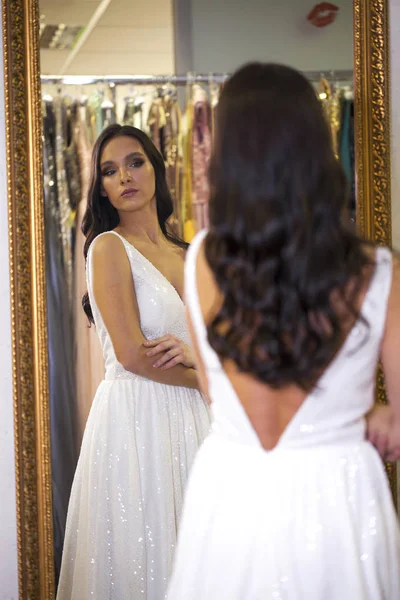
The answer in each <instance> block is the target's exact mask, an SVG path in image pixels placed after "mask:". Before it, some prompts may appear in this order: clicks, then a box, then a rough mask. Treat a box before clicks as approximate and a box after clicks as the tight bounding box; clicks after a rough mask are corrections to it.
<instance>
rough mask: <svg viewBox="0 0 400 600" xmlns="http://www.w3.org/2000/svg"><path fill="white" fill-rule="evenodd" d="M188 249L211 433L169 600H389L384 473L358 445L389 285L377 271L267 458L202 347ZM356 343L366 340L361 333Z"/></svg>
mask: <svg viewBox="0 0 400 600" xmlns="http://www.w3.org/2000/svg"><path fill="white" fill-rule="evenodd" d="M204 237H205V233H204V232H203V233H201V234H200V235H198V236H197V238H195V240H194V241H193V243H192V244H191V247H190V250H189V253H188V257H187V260H186V282H185V295H186V300H187V305H188V309H189V311H190V314H191V318H192V322H193V327H194V330H195V334H196V340H197V344H198V347H199V351H200V353H201V356H202V360H203V363H204V366H205V370H206V375H207V379H208V383H209V394H210V397H211V400H212V410H213V415H214V420H213V432H212V433H211V434H210V436H209V437H208V438H207V439H206V440H205V442H204V444H203V445H202V447H201V448H200V450H199V452H198V454H197V457H196V460H195V464H194V465H193V469H192V471H191V475H190V480H189V484H188V488H187V492H186V497H185V506H184V510H183V515H182V521H181V527H180V534H179V540H178V546H177V553H176V562H175V567H174V574H173V576H172V580H171V586H170V590H169V595H168V600H399V598H400V532H399V524H398V520H397V516H396V514H395V510H394V507H393V503H392V499H391V494H390V489H389V485H388V481H387V477H386V474H385V471H384V467H383V464H382V462H381V460H380V457H379V455H378V453H377V452H376V450H375V449H374V448H373V447H372V446H371V444H370V443H369V442H367V441H366V439H365V415H366V414H367V412H368V411H369V410H370V409H371V407H372V406H373V403H374V389H375V373H376V366H377V361H378V357H379V350H380V345H381V341H382V336H383V332H384V328H385V320H386V309H387V300H388V296H389V291H390V286H391V278H392V260H391V253H390V252H389V250H387V249H386V248H378V249H377V255H376V270H375V274H374V277H373V279H372V282H371V284H370V287H369V290H368V292H367V294H366V297H365V299H364V302H363V306H362V310H361V312H362V314H363V315H364V316H365V318H366V320H367V321H368V323H369V329H368V331H367V332H366V330H365V326H364V325H362V324H361V323H357V324H356V325H355V326H354V328H353V329H352V331H351V333H350V334H349V335H348V337H347V340H346V341H345V343H344V345H343V346H342V348H341V350H340V351H339V352H338V353H337V355H336V357H335V359H334V360H333V361H332V362H331V364H330V366H329V367H328V368H327V369H326V370H325V372H324V374H323V375H322V377H321V378H320V380H319V382H318V385H317V386H316V388H315V389H314V391H312V392H311V393H310V394H309V396H308V397H307V398H306V399H305V401H304V403H303V404H302V405H301V407H300V409H299V410H298V411H297V413H296V414H295V415H294V417H293V418H292V420H291V422H290V423H289V425H288V427H287V428H286V429H285V431H284V433H283V435H282V436H281V438H280V440H279V443H278V445H277V446H276V447H275V448H274V449H273V450H272V451H265V450H264V449H263V448H262V446H261V444H260V441H259V439H258V437H257V435H256V433H255V430H254V428H253V427H252V425H251V422H250V420H249V419H248V417H247V415H246V413H245V411H244V409H243V406H242V404H241V403H240V401H239V398H238V397H237V396H236V394H235V392H234V389H233V387H232V385H231V383H230V381H229V379H228V377H227V375H226V374H225V372H224V370H223V368H222V365H221V363H220V361H219V358H218V356H217V355H216V354H215V352H214V351H213V349H212V348H211V347H210V345H209V343H208V337H207V331H206V327H205V325H204V321H203V317H202V314H201V310H200V306H199V300H198V296H197V282H196V274H195V269H196V255H197V252H198V249H199V247H200V245H201V242H202V241H203V240H204ZM365 333H366V337H364V334H365Z"/></svg>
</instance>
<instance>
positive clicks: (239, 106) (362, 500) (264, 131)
mask: <svg viewBox="0 0 400 600" xmlns="http://www.w3.org/2000/svg"><path fill="white" fill-rule="evenodd" d="M210 180H211V181H210V183H211V190H212V191H211V198H210V223H211V225H210V230H209V231H208V232H202V233H200V234H199V235H198V236H197V238H196V239H195V240H194V242H193V243H192V245H191V248H190V250H189V253H188V258H187V262H186V281H185V294H186V301H187V306H188V312H189V315H190V327H191V330H192V334H193V339H194V340H195V350H196V354H197V360H198V366H199V372H200V375H201V381H202V385H203V386H204V389H205V390H206V391H207V392H208V394H209V397H210V399H211V403H212V410H213V414H214V420H215V424H213V432H212V433H211V434H210V436H209V437H208V438H207V440H206V441H205V442H204V444H203V445H202V447H201V448H200V450H199V453H198V455H197V458H196V461H195V464H194V467H193V469H192V471H191V476H190V480H189V485H188V489H187V492H186V498H185V506H184V510H183V517H182V522H181V528H180V534H179V538H178V547H177V553H176V562H175V566H174V572H173V576H172V579H171V583H170V588H169V595H168V598H169V600H221V599H225V598H226V599H227V600H345V599H346V600H347V599H349V600H350V599H351V600H398V599H399V598H400V534H399V526H398V520H397V516H396V514H395V510H394V507H393V504H392V498H391V494H390V489H389V485H388V481H387V478H386V475H385V471H384V467H383V464H382V462H381V459H380V457H379V454H378V452H377V450H376V449H375V447H374V446H373V444H371V441H370V440H371V439H373V440H374V441H376V443H377V445H378V446H379V449H380V451H381V452H382V453H383V454H384V455H385V456H386V457H387V458H388V459H392V460H394V459H396V458H398V457H399V454H400V453H399V446H400V370H399V367H398V357H399V353H400V264H399V261H398V259H397V258H395V259H393V258H392V254H391V252H390V251H389V250H388V249H386V248H375V247H374V246H372V245H368V244H366V243H365V242H363V241H362V240H360V239H359V238H358V237H357V236H356V235H355V234H354V232H353V231H352V230H351V229H350V228H348V227H347V218H346V206H347V201H348V197H349V196H348V190H347V182H346V179H345V175H344V173H343V171H342V168H341V166H340V164H339V162H338V160H337V159H336V157H335V155H334V152H333V150H332V142H331V138H330V133H329V130H328V126H327V124H326V122H325V118H324V115H323V111H322V108H321V105H320V102H319V101H318V99H317V98H316V95H315V92H314V90H313V88H312V86H311V85H310V84H309V82H308V81H307V80H306V79H305V78H304V77H303V76H302V75H300V74H299V73H297V72H296V71H294V70H292V69H290V68H286V67H283V66H277V65H263V64H251V65H247V66H245V67H243V68H242V69H240V70H239V71H238V72H237V73H236V74H235V75H234V76H233V77H232V78H231V79H230V80H229V81H228V83H227V84H226V85H225V87H224V89H223V91H222V95H221V99H220V103H219V106H218V109H217V129H216V138H215V145H214V153H213V158H212V163H211V166H210ZM380 357H381V358H382V361H383V365H384V370H385V375H386V384H387V390H388V395H389V401H390V403H391V408H388V407H383V408H381V409H373V405H374V392H375V374H376V368H377V362H378V360H379V358H380ZM371 409H372V413H370V417H369V418H370V431H369V437H370V440H368V433H367V431H366V427H367V426H366V417H367V415H368V413H369V411H371Z"/></svg>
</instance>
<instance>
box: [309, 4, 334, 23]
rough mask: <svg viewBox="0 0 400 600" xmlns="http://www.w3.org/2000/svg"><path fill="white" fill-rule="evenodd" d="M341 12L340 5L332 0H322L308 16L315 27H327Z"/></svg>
mask: <svg viewBox="0 0 400 600" xmlns="http://www.w3.org/2000/svg"><path fill="white" fill-rule="evenodd" d="M338 12H339V7H338V6H335V4H331V3H330V2H321V3H320V4H316V5H315V6H314V8H313V9H312V11H311V12H310V14H309V15H308V17H307V21H309V22H310V23H311V24H312V25H314V26H315V27H326V26H327V25H330V24H331V23H333V22H334V20H335V19H336V17H337V14H338Z"/></svg>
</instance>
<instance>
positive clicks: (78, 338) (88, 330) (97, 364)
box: [74, 105, 104, 448]
mask: <svg viewBox="0 0 400 600" xmlns="http://www.w3.org/2000/svg"><path fill="white" fill-rule="evenodd" d="M86 112H87V109H86V105H83V106H81V107H80V109H79V119H78V131H77V151H78V156H79V162H80V172H81V182H82V188H81V199H80V202H79V203H78V206H77V213H76V240H75V252H74V254H75V261H74V329H75V361H74V364H75V378H76V402H75V406H76V412H77V422H78V432H77V444H78V446H79V448H80V446H81V442H82V437H83V432H84V430H85V426H86V421H87V418H88V415H89V411H90V407H91V406H92V402H93V398H94V395H95V393H96V390H97V388H98V386H99V384H100V382H101V381H102V379H103V378H104V361H103V353H102V350H101V345H100V342H99V338H98V335H97V333H96V328H95V327H94V326H93V325H92V326H91V327H89V322H88V319H87V317H86V314H85V313H84V311H83V308H82V297H83V295H84V294H85V293H86V291H87V286H86V272H85V258H84V255H83V247H84V243H85V237H84V235H83V233H82V229H81V228H82V220H83V216H84V214H85V212H86V207H87V193H88V186H89V177H90V160H91V154H92V149H91V144H90V141H89V134H88V128H87V115H86Z"/></svg>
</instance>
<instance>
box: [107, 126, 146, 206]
mask: <svg viewBox="0 0 400 600" xmlns="http://www.w3.org/2000/svg"><path fill="white" fill-rule="evenodd" d="M100 171H101V194H102V195H103V196H105V197H108V199H109V201H110V202H111V204H112V205H113V206H114V208H116V209H117V210H118V212H135V211H138V210H140V209H143V208H144V207H146V206H148V205H150V204H151V202H152V201H153V200H155V191H156V181H155V173H154V168H153V165H152V164H151V162H150V161H149V159H148V158H147V156H146V154H145V152H144V150H143V147H142V145H141V143H140V142H139V141H138V140H136V139H135V138H133V137H129V136H120V137H116V138H114V139H112V140H110V141H109V142H108V143H107V144H106V145H105V146H104V148H103V152H102V154H101V157H100Z"/></svg>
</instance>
